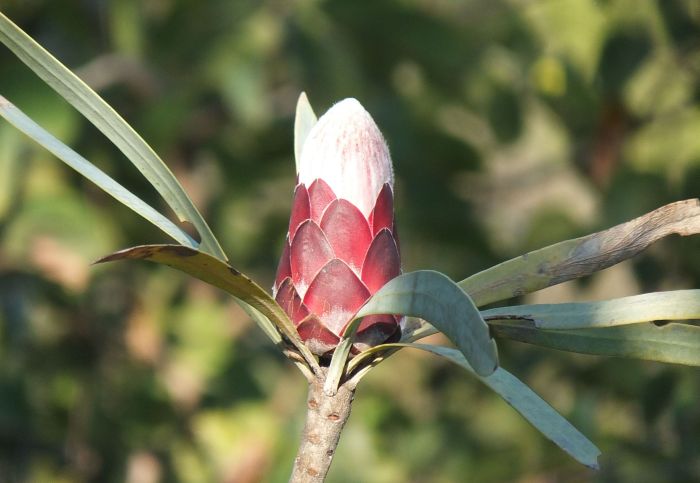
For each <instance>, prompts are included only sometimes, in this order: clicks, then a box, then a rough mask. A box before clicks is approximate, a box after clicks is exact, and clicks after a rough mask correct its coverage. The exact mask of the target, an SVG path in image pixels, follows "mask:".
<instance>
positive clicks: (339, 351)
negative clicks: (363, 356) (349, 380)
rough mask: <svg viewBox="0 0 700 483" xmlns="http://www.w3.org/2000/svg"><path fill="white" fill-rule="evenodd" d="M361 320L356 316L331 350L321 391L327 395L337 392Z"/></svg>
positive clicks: (333, 394)
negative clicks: (331, 355) (329, 361)
mask: <svg viewBox="0 0 700 483" xmlns="http://www.w3.org/2000/svg"><path fill="white" fill-rule="evenodd" d="M361 320H362V317H356V318H355V319H354V320H353V321H352V322H350V323H349V324H348V326H347V327H346V328H345V331H344V332H343V337H342V338H341V339H340V342H339V343H338V345H337V346H336V348H335V350H334V351H333V357H332V358H331V364H330V365H329V366H328V373H327V374H326V382H325V383H324V385H323V392H325V393H326V395H327V396H335V394H336V393H337V392H338V386H339V385H340V380H341V379H342V377H343V374H345V364H346V362H347V361H348V356H349V355H350V349H352V341H353V337H354V336H355V332H356V331H357V328H358V327H359V326H360V321H361Z"/></svg>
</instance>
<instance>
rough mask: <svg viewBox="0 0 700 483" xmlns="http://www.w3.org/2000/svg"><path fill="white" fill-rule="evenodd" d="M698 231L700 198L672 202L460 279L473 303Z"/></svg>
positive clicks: (495, 298)
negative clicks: (611, 226) (605, 228)
mask: <svg viewBox="0 0 700 483" xmlns="http://www.w3.org/2000/svg"><path fill="white" fill-rule="evenodd" d="M698 233H700V200H698V199H692V200H685V201H679V202H677V203H671V204H669V205H666V206H662V207H661V208H659V209H657V210H654V211H652V212H650V213H647V214H646V215H644V216H641V217H639V218H635V219H634V220H632V221H629V222H627V223H623V224H621V225H617V226H615V227H613V228H610V229H609V230H605V231H601V232H598V233H594V234H592V235H588V236H585V237H582V238H576V239H574V240H568V241H564V242H561V243H557V244H555V245H550V246H548V247H546V248H542V249H540V250H536V251H534V252H530V253H527V254H525V255H522V256H520V257H518V258H513V259H512V260H508V261H506V262H503V263H501V264H499V265H496V266H495V267H491V268H488V269H486V270H484V271H482V272H479V273H477V274H475V275H472V276H471V277H469V278H467V279H465V280H462V281H461V282H459V286H460V287H461V288H462V289H463V290H464V291H465V292H467V293H468V294H469V296H470V297H471V298H472V300H473V301H474V303H475V304H476V305H477V306H479V307H480V306H482V305H486V304H489V303H492V302H497V301H499V300H506V299H509V298H512V297H516V296H518V295H523V294H526V293H530V292H535V291H537V290H540V289H543V288H546V287H549V286H551V285H556V284H558V283H562V282H565V281H567V280H571V279H574V278H578V277H583V276H585V275H590V274H591V273H594V272H597V271H598V270H602V269H604V268H607V267H610V266H612V265H615V264H616V263H619V262H621V261H623V260H626V259H628V258H631V257H633V256H635V255H637V254H638V253H639V252H641V251H642V250H644V249H645V248H647V247H648V246H649V245H651V244H652V243H654V242H655V241H657V240H659V239H660V238H663V237H665V236H668V235H671V234H678V235H683V236H686V235H695V234H698Z"/></svg>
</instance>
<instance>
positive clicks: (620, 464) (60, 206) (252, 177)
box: [0, 0, 700, 483]
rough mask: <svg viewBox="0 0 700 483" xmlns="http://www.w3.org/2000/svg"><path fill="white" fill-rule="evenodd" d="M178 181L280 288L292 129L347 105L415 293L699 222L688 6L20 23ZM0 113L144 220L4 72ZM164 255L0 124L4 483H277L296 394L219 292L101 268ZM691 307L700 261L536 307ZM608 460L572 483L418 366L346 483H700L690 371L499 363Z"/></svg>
mask: <svg viewBox="0 0 700 483" xmlns="http://www.w3.org/2000/svg"><path fill="white" fill-rule="evenodd" d="M0 7H1V8H2V10H3V12H4V13H6V14H7V15H8V16H10V17H11V18H12V19H13V20H15V21H16V22H17V23H19V24H20V26H22V27H23V28H24V29H26V30H27V31H28V32H29V33H30V34H31V35H32V36H33V37H34V38H36V39H37V40H38V41H39V42H40V43H42V44H43V45H44V46H46V47H47V48H48V49H49V50H50V51H52V52H53V53H54V54H55V55H56V56H57V57H58V58H60V59H61V60H62V61H63V62H65V63H66V64H67V65H68V66H70V67H71V68H73V69H76V70H77V71H78V72H79V73H80V74H81V75H82V76H83V77H84V78H85V79H86V80H87V81H88V82H89V83H90V84H91V85H93V86H94V87H96V88H97V89H98V90H99V92H101V94H103V95H104V96H105V97H106V98H107V100H108V101H109V102H110V103H111V104H112V105H113V106H115V107H116V109H117V110H118V111H119V112H120V113H122V114H123V115H124V116H125V117H126V118H127V119H128V120H129V121H130V122H131V123H133V125H134V127H135V128H136V129H137V130H138V131H139V132H140V133H142V135H143V136H144V137H145V138H146V139H147V140H148V141H149V142H150V143H152V145H153V146H154V148H155V149H156V150H157V151H158V152H159V153H160V154H161V155H162V156H163V157H164V159H165V160H166V161H167V163H168V164H169V165H170V166H171V168H172V169H173V170H174V171H175V172H176V174H177V175H178V177H179V178H180V179H181V180H182V181H183V183H184V184H185V186H186V188H187V189H188V190H189V192H190V193H191V195H192V197H193V199H194V200H195V202H196V204H197V205H198V206H199V207H200V208H201V209H202V210H203V211H204V213H205V216H206V217H207V219H208V220H210V223H211V224H212V226H213V229H214V232H215V233H216V234H217V235H219V236H220V239H221V240H222V243H223V245H224V249H225V250H226V251H227V252H228V254H229V255H230V257H231V260H232V263H233V264H234V265H235V266H237V267H238V268H239V269H241V270H243V271H245V272H247V273H250V274H251V275H253V276H254V277H255V278H257V279H258V280H260V281H262V282H263V283H264V284H265V285H267V286H269V285H271V281H272V278H273V275H274V270H275V267H276V261H277V256H278V252H279V251H280V247H281V244H282V241H283V238H284V234H285V229H286V222H287V216H288V210H289V206H290V201H291V193H292V189H293V184H294V167H293V166H294V164H293V159H292V152H293V149H292V120H293V109H294V104H295V101H296V98H297V96H298V93H299V92H300V91H301V90H305V91H307V93H308V94H309V97H310V100H311V102H312V105H313V106H314V107H315V108H316V110H317V112H318V113H319V114H320V113H322V112H323V111H324V110H325V109H327V108H328V107H329V106H330V105H331V104H332V103H333V102H334V101H336V100H338V99H341V98H343V97H348V96H352V97H357V98H359V99H360V100H361V102H362V103H363V104H364V105H365V107H366V108H367V109H368V110H369V111H370V112H371V113H372V115H373V116H374V117H375V119H376V120H377V122H378V124H379V125H380V127H381V128H382V130H383V132H384V134H385V136H386V138H387V140H388V142H389V145H390V147H391V149H392V154H393V158H394V162H395V169H396V176H397V193H398V202H397V209H398V217H399V223H400V226H399V227H400V231H401V237H402V249H403V260H404V262H403V263H404V269H405V270H415V269H420V268H432V269H437V270H441V271H444V272H445V273H447V274H448V275H450V276H451V277H453V278H455V279H462V278H464V277H466V276H467V275H469V274H471V273H474V272H476V271H478V270H480V269H483V268H486V267H487V266H489V265H492V264H494V263H497V262H499V261H501V260H504V259H506V258H509V257H511V256H515V255H518V254H520V253H522V252H524V251H527V250H531V249H534V248H537V247H540V246H542V245H544V244H548V243H552V242H555V241H558V240H562V239H566V238H571V237H576V236H580V235H583V234H586V233H588V232H591V231H594V230H597V229H601V228H604V227H608V226H611V225H613V224H615V223H618V222H621V221H624V220H627V219H630V218H633V217H635V216H638V215H640V214H642V213H644V212H646V211H649V210H651V209H653V208H655V207H657V206H659V205H661V204H663V203H667V202H671V201H674V200H679V199H684V198H689V197H697V196H698V195H699V194H700V135H698V133H700V5H698V4H697V3H696V2H693V1H691V0H687V1H681V0H664V1H661V0H659V1H649V0H642V1H636V0H607V1H602V0H601V1H593V0H545V1H527V0H521V1H517V0H513V1H488V0H479V1H456V0H452V1H451V0H391V1H389V0H387V1H373V2H356V1H350V0H346V1H339V0H338V1H314V0H298V1H294V2H286V1H281V0H257V1H252V0H250V1H242V0H236V1H230V0H208V1H203V2H196V1H185V0H143V1H141V0H119V1H117V0H114V1H108V0H67V1H61V2H52V1H48V0H29V1H24V0H23V1H19V0H5V1H3V2H2V3H1V4H0ZM0 93H2V95H4V96H6V97H7V98H8V99H10V100H11V101H13V102H14V103H16V104H17V105H18V106H19V107H20V108H22V109H24V110H25V111H26V112H27V113H28V114H30V115H31V116H32V117H34V119H36V120H37V121H38V122H39V123H40V124H42V125H44V126H46V127H48V128H49V130H50V131H52V132H53V133H54V134H56V135H58V136H59V137H60V138H61V139H62V140H63V141H65V142H66V143H68V144H69V145H71V146H73V147H75V148H76V149H77V151H78V152H80V153H82V154H83V155H85V156H86V157H87V158H88V159H90V160H91V161H93V162H94V163H96V164H98V165H99V166H100V167H101V168H102V169H104V170H106V171H107V172H109V173H110V174H111V175H113V176H114V177H115V178H117V179H118V180H120V181H121V182H123V183H124V184H126V185H127V186H128V187H129V188H131V189H133V190H134V191H135V192H136V193H138V194H139V195H140V196H142V197H144V198H145V199H146V200H147V201H149V202H152V203H155V204H156V205H158V206H163V205H162V203H161V202H160V200H159V199H158V198H157V195H156V194H155V192H154V191H153V190H152V189H149V187H148V186H147V184H146V182H145V181H144V180H143V179H142V178H141V177H140V176H139V174H138V172H137V171H136V170H135V169H133V168H132V166H131V165H130V164H129V163H128V162H126V160H125V159H124V158H123V157H121V156H120V155H119V153H118V152H117V151H116V149H114V148H113V147H111V146H110V145H109V143H108V142H106V140H105V139H104V138H103V137H102V136H101V135H99V133H98V132H97V131H96V130H95V129H93V128H92V127H91V126H89V125H88V124H87V123H86V122H85V121H84V120H82V119H81V118H80V117H79V116H78V115H77V113H76V112H74V111H73V110H72V109H71V108H70V107H69V106H68V105H67V104H66V103H65V102H63V101H62V100H61V99H60V98H59V97H58V96H56V95H55V94H53V93H52V92H51V91H49V90H48V89H47V88H46V87H45V86H43V85H42V84H41V82H40V81H39V80H38V79H37V78H35V77H34V76H33V74H31V73H30V72H29V70H28V69H26V68H25V67H24V66H23V65H21V64H20V63H19V61H17V60H16V59H14V58H13V57H12V56H11V54H10V53H9V52H8V51H7V50H6V49H4V48H0ZM163 241H165V240H164V238H163V236H162V234H161V233H159V232H157V231H156V230H155V229H154V228H152V227H150V226H149V225H148V224H147V223H145V222H144V221H142V220H141V219H139V218H137V217H136V216H134V215H133V214H132V213H131V212H130V211H128V210H127V209H125V208H123V207H120V206H117V205H116V204H115V203H114V202H113V200H112V199H111V198H109V197H108V196H106V195H104V194H103V193H101V192H99V191H98V190H97V189H96V188H94V187H93V186H91V185H90V184H89V183H88V182H86V181H84V180H82V179H81V178H80V177H79V176H78V175H76V174H74V173H73V172H71V171H69V170H68V169H67V168H65V167H64V166H63V165H61V164H60V163H59V162H58V161H57V160H55V159H52V157H51V155H49V154H47V153H46V152H45V151H43V150H42V149H40V148H38V147H36V146H34V145H33V144H31V143H30V142H28V141H27V140H26V139H24V138H23V137H22V136H21V135H19V134H18V133H16V132H15V131H14V130H13V128H11V127H10V126H9V125H7V124H6V123H1V124H0V482H2V483H5V482H25V481H27V482H29V481H32V482H82V481H95V482H96V481H100V482H103V481H106V482H110V481H115V482H116V481H127V482H130V483H136V482H138V483H149V482H158V481H163V482H164V481H182V482H198V481H202V482H207V481H226V482H241V483H242V482H253V481H286V478H287V476H288V474H289V470H290V468H291V463H292V459H293V456H294V453H295V449H296V443H297V440H298V435H299V433H300V431H301V426H302V424H303V420H302V413H303V411H302V408H303V401H304V398H305V393H304V390H305V387H304V383H303V381H302V378H301V377H299V375H298V374H297V373H296V369H294V368H293V367H291V366H290V365H289V364H287V363H285V362H284V361H283V360H282V358H281V357H280V356H279V355H277V354H276V352H275V351H274V350H273V349H272V348H271V347H270V344H268V343H267V342H266V339H265V338H264V337H263V336H262V335H261V333H260V332H259V330H257V328H256V327H255V326H254V325H253V324H252V323H251V322H250V321H248V320H247V319H246V317H245V316H244V315H243V314H242V312H241V311H240V310H238V309H237V308H236V307H235V306H234V305H233V304H232V302H231V300H230V299H229V298H227V297H225V296H224V295H223V294H221V293H219V292H218V291H216V290H214V289H212V288H210V287H208V286H205V285H203V284H202V283H199V282H197V281H194V280H191V279H188V278H187V277H185V276H183V275H181V274H179V273H176V272H173V271H170V270H168V269H166V268H163V267H158V266H152V265H149V264H144V263H136V262H133V263H131V262H129V263H123V264H117V265H110V266H100V267H92V266H91V265H90V263H91V261H93V260H95V259H96V258H97V257H99V256H100V255H104V254H106V253H109V252H111V251H113V250H116V249H119V248H123V247H127V246H131V245H136V244H142V243H149V242H153V243H157V242H163ZM690 287H700V239H698V238H697V237H696V238H695V239H692V238H689V239H680V238H675V239H669V240H665V241H663V242H662V243H659V244H657V245H656V246H654V247H653V248H652V249H650V250H648V251H647V252H646V253H645V254H644V255H642V256H641V257H639V258H638V259H636V260H635V261H633V262H629V263H623V264H621V265H619V266H616V267H614V268H611V269H608V270H606V271H604V272H602V273H600V274H598V275H595V276H593V277H590V278H589V279H586V280H583V281H581V282H572V283H567V284H565V285H563V286H560V287H556V288H551V289H548V290H546V291H543V292H541V293H538V294H535V295H533V296H530V297H528V298H527V299H526V301H528V302H535V301H539V302H541V301H564V300H593V299H604V298H610V297H614V296H623V295H629V294H634V293H638V292H640V291H653V290H664V289H673V288H690ZM500 352H501V357H502V362H503V365H504V366H505V367H506V368H508V369H510V370H512V371H513V372H514V373H515V374H516V375H517V376H519V377H521V378H523V379H524V380H525V381H526V382H527V383H528V384H530V385H532V386H533V387H534V388H535V389H536V390H537V391H538V392H539V393H540V394H541V395H542V396H543V397H545V399H547V400H548V401H550V402H551V403H552V404H553V405H554V406H555V407H556V408H557V409H558V410H559V411H561V412H562V413H563V414H564V415H565V416H567V417H568V418H570V420H571V421H572V422H573V423H574V424H575V425H576V426H577V427H579V428H580V429H581V430H582V431H583V432H584V433H585V434H587V435H588V436H589V437H590V438H591V439H592V440H593V441H595V442H596V443H597V444H598V445H599V446H600V447H601V449H602V450H603V457H602V460H601V462H602V470H601V471H600V472H598V473H593V472H591V471H589V470H587V469H585V468H582V467H580V466H579V465H577V464H576V463H575V462H574V461H573V460H571V459H570V458H569V457H567V456H566V455H565V454H564V453H563V452H561V451H560V450H558V449H557V448H556V447H554V446H553V445H552V444H551V443H549V442H548V441H546V440H545V439H544V438H542V437H541V436H540V435H539V434H538V433H537V432H536V431H535V430H534V429H532V428H531V427H530V426H529V425H528V424H527V423H526V422H525V421H524V420H522V419H521V418H520V416H519V415H518V414H516V413H515V412H514V411H512V410H511V409H510V408H509V407H508V406H507V405H506V404H505V403H504V402H502V401H501V400H499V399H498V398H497V397H496V396H495V395H493V394H491V393H489V392H488V390H487V389H486V388H485V387H482V386H481V385H480V384H479V383H478V382H477V381H475V380H472V379H470V378H469V376H468V375H466V374H465V373H463V372H461V371H459V370H458V369H456V368H455V367H452V366H449V365H447V364H446V363H444V362H441V361H438V360H436V359H433V358H431V357H430V356H423V355H421V354H414V353H410V352H406V351H404V352H402V353H401V354H400V355H398V356H397V357H395V358H393V359H392V360H391V361H390V362H387V363H386V364H383V365H382V366H380V368H378V369H377V370H376V371H374V372H373V374H372V375H370V376H369V377H368V378H366V379H365V381H364V382H363V384H362V385H361V388H360V390H359V394H358V398H357V401H356V404H355V409H354V412H353V415H352V417H351V419H350V422H349V425H348V427H347V429H346V431H345V434H344V436H343V439H342V440H341V444H340V447H339V451H338V454H337V457H336V461H335V463H334V467H333V469H332V470H331V475H330V477H329V481H331V482H354V481H363V482H409V481H410V482H448V481H466V480H468V481H478V482H503V481H520V482H549V481H567V482H571V481H602V482H616V481H624V482H626V481H635V482H658V481H674V482H685V481H698V480H700V404H698V401H700V378H699V377H698V376H699V375H700V374H699V373H698V370H697V369H693V368H682V367H673V366H664V365H660V364H653V363H644V362H637V361H626V360H609V359H604V358H596V357H590V356H580V355H574V354H566V353H558V352H555V351H548V350H544V349H539V348H535V347H530V346H526V345H522V344H518V343H501V344H500Z"/></svg>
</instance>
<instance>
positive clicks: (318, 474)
mask: <svg viewBox="0 0 700 483" xmlns="http://www.w3.org/2000/svg"><path fill="white" fill-rule="evenodd" d="M324 382H325V370H324V373H323V374H322V377H316V378H315V379H314V380H312V381H311V383H310V384H309V394H308V397H307V400H306V409H307V411H306V424H305V425H304V431H303V433H302V438H301V444H300V445H299V450H298V452H297V456H296V459H295V460H294V468H293V470H292V475H291V477H290V479H289V481H290V483H300V482H310V483H322V482H323V481H324V480H325V479H326V474H327V473H328V469H329V468H330V466H331V462H332V461H333V456H334V455H335V450H336V447H337V446H338V441H339V440H340V433H341V431H342V430H343V427H344V426H345V423H346V421H347V420H348V417H349V416H350V408H351V405H352V400H353V397H354V395H355V387H354V385H352V386H351V385H349V384H348V383H346V384H343V385H341V386H340V387H339V388H338V392H337V393H336V394H335V395H334V396H328V395H326V394H325V393H324V392H323V384H324Z"/></svg>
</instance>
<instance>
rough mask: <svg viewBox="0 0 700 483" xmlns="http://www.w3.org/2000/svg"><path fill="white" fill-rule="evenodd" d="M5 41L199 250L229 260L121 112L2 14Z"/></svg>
mask: <svg viewBox="0 0 700 483" xmlns="http://www.w3.org/2000/svg"><path fill="white" fill-rule="evenodd" d="M0 42H2V43H3V44H5V45H6V46H7V47H8V48H9V49H10V50H11V51H12V52H13V53H14V54H15V55H16V56H17V57H18V58H19V59H20V60H21V61H22V62H24V63H25V64H26V65H27V66H28V67H29V68H30V69H32V70H33V71H34V72H35V73H36V74H37V75H38V76H39V77H40V78H41V79H42V80H43V81H44V82H46V83H47V84H48V85H49V86H50V87H51V88H52V89H54V90H55V91H56V92H58V94H60V95H61V97H63V98H64V99H65V100H66V101H68V102H69V103H70V104H71V105H72V106H73V107H75V108H76V109H77V110H78V111H79V112H80V113H81V114H82V115H83V116H85V118H86V119H87V120H88V121H90V122H91V123H92V124H93V125H94V126H95V127H96V128H97V129H99V130H100V131H101V132H102V133H103V134H104V135H105V136H106V137H107V138H108V139H109V140H110V141H111V142H112V143H114V145H115V146H116V147H117V148H118V149H119V150H120V151H121V152H122V153H124V155H125V156H126V157H127V158H128V159H129V161H131V162H132V163H133V164H134V166H136V167H137V168H138V169H139V171H141V173H142V174H143V175H144V176H145V177H146V179H148V181H149V182H150V183H151V184H152V185H153V187H154V188H155V189H156V190H157V191H158V193H160V195H161V196H162V197H163V199H164V200H165V201H166V203H168V205H169V206H170V207H171V208H172V209H173V211H174V212H175V214H176V215H177V216H178V218H179V219H180V220H181V221H189V222H190V223H192V225H194V227H195V228H196V229H197V232H198V233H199V235H200V237H201V238H202V243H201V246H200V249H201V250H202V251H205V252H207V253H210V254H211V255H214V256H215V257H217V258H219V259H221V260H226V254H225V253H224V252H223V250H222V249H221V246H220V245H219V242H218V241H217V240H216V237H214V234H213V233H212V232H211V229H210V228H209V226H208V225H207V223H206V221H204V218H202V215H201V214H200V213H199V211H197V208H196V207H195V206H194V204H193V203H192V200H190V198H189V197H188V196H187V193H186V192H185V190H184V189H183V187H182V185H180V183H179V182H178V181H177V179H176V178H175V176H174V175H173V173H172V172H171V171H170V169H169V168H168V167H167V166H166V165H165V163H164V162H163V161H162V160H161V159H160V158H159V157H158V155H157V154H156V153H155V152H154V151H153V149H151V147H150V146H149V145H148V144H147V143H146V142H145V141H144V140H143V138H141V136H139V135H138V134H137V133H136V131H134V130H133V128H132V127H131V126H130V125H129V124H128V123H127V122H126V121H125V120H124V119H122V117H121V116H119V114H117V112H116V111H115V110H114V109H112V108H111V107H110V106H109V105H108V104H107V103H106V102H105V101H104V100H103V99H102V98H101V97H100V96H98V95H97V93H95V92H94V91H93V90H92V89H90V87H88V86H87V85H86V84H85V83H84V82H83V81H82V80H80V79H79V78H78V77H77V76H76V75H75V74H73V73H72V72H71V71H70V70H69V69H68V68H66V67H65V66H64V65H63V64H61V62H59V61H58V60H57V59H56V58H55V57H53V56H52V55H51V54H49V53H48V52H47V51H46V50H44V48H43V47H41V46H40V45H39V44H37V43H36V42H35V41H34V40H33V39H32V38H31V37H29V36H28V35H27V34H26V33H24V32H23V31H22V29H20V28H19V27H18V26H17V25H15V24H14V23H12V21H11V20H10V19H8V18H7V17H6V16H5V15H3V14H2V13H0Z"/></svg>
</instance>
